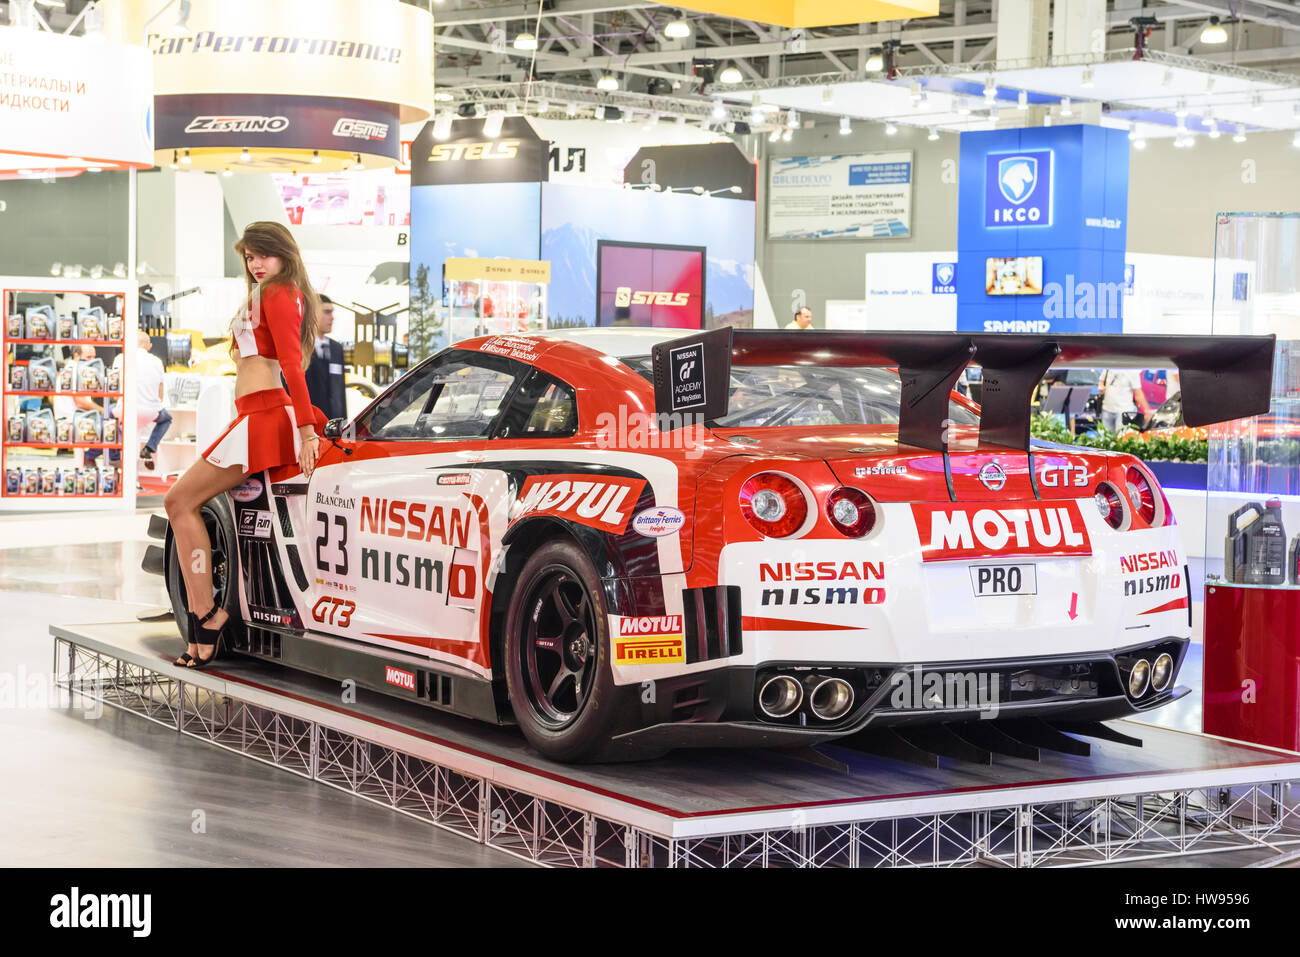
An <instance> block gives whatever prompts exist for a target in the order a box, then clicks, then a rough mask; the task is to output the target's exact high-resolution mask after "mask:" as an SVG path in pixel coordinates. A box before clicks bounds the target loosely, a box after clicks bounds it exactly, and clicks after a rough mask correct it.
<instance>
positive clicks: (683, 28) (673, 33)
mask: <svg viewBox="0 0 1300 957" xmlns="http://www.w3.org/2000/svg"><path fill="white" fill-rule="evenodd" d="M690 35H691V24H690V22H689V21H687V20H683V19H680V18H679V19H677V20H671V21H669V22H668V25H667V26H665V27H664V36H666V37H669V38H670V39H673V40H684V39H686V38H687V37H689V36H690Z"/></svg>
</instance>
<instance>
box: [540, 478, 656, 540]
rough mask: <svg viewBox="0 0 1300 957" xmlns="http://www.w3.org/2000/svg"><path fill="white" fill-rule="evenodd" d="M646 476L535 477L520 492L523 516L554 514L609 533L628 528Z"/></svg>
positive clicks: (619, 531)
mask: <svg viewBox="0 0 1300 957" xmlns="http://www.w3.org/2000/svg"><path fill="white" fill-rule="evenodd" d="M643 488H645V480H644V479H632V478H613V477H608V478H607V477H604V476H600V477H597V476H592V475H545V476H536V475H535V476H531V477H530V478H529V479H528V480H527V481H525V482H524V487H523V488H522V489H520V491H519V510H518V514H519V515H522V514H524V513H525V512H528V513H530V514H532V515H554V516H556V517H558V518H567V519H569V520H570V521H574V522H578V523H579V524H581V525H590V526H592V527H593V528H599V529H600V530H602V531H606V532H618V533H621V532H622V531H623V530H624V529H625V528H627V520H628V516H629V515H631V513H632V509H633V507H634V506H635V505H636V501H637V499H638V498H640V497H641V490H642V489H643Z"/></svg>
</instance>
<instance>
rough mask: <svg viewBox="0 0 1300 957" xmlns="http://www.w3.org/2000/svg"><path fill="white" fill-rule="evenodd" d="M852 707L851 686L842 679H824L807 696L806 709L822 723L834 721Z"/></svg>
mask: <svg viewBox="0 0 1300 957" xmlns="http://www.w3.org/2000/svg"><path fill="white" fill-rule="evenodd" d="M852 707H853V686H852V685H851V684H849V683H848V682H847V681H845V680H844V679H843V678H824V679H822V680H821V681H819V682H817V684H816V685H815V686H814V687H813V689H812V691H811V692H810V693H809V695H808V708H809V710H810V711H812V713H813V714H814V715H816V716H817V717H818V718H821V719H822V720H823V721H834V720H836V719H837V718H842V717H844V716H845V715H846V714H848V712H849V709H850V708H852Z"/></svg>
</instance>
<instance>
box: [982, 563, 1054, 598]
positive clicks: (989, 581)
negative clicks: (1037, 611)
mask: <svg viewBox="0 0 1300 957" xmlns="http://www.w3.org/2000/svg"><path fill="white" fill-rule="evenodd" d="M970 584H971V589H972V590H973V591H974V593H975V597H976V598H988V597H989V596H991V595H1037V594H1038V574H1037V571H1036V569H1035V567H1034V566H1033V565H971V566H970Z"/></svg>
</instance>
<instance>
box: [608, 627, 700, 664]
mask: <svg viewBox="0 0 1300 957" xmlns="http://www.w3.org/2000/svg"><path fill="white" fill-rule="evenodd" d="M610 617H611V618H612V619H613V622H614V663H615V664H620V665H661V664H684V663H685V661H686V644H685V637H684V634H683V632H682V616H681V615H650V616H643V617H640V618H621V617H619V616H617V615H611V616H610Z"/></svg>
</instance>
